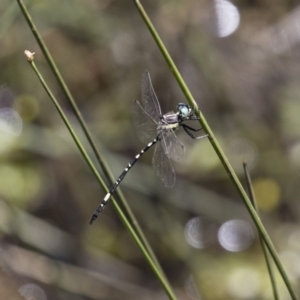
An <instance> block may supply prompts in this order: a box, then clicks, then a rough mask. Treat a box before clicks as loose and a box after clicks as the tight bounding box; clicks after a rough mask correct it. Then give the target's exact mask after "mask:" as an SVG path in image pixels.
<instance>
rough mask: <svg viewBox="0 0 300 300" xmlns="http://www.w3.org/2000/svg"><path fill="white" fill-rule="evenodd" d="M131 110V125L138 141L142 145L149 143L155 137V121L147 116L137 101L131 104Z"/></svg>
mask: <svg viewBox="0 0 300 300" xmlns="http://www.w3.org/2000/svg"><path fill="white" fill-rule="evenodd" d="M131 110H132V117H133V124H134V127H135V130H136V133H137V135H138V137H139V139H140V140H141V141H142V142H143V143H149V142H150V141H152V140H153V139H154V138H155V137H156V135H157V131H156V128H157V125H156V123H155V121H154V120H153V119H152V118H151V117H150V116H149V115H148V114H147V112H146V111H145V110H144V108H143V107H142V106H141V104H140V103H139V102H138V101H137V100H135V101H134V102H133V104H132V108H131Z"/></svg>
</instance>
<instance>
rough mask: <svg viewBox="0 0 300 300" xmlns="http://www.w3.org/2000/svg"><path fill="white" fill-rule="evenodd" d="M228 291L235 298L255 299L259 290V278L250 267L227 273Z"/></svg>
mask: <svg viewBox="0 0 300 300" xmlns="http://www.w3.org/2000/svg"><path fill="white" fill-rule="evenodd" d="M227 288H228V293H229V294H230V295H231V296H232V297H234V298H236V299H255V298H256V297H257V296H258V294H259V290H260V278H259V274H258V272H257V271H256V270H254V269H252V268H244V269H237V270H234V271H233V272H231V273H229V275H228V281H227Z"/></svg>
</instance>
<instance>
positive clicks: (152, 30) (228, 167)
mask: <svg viewBox="0 0 300 300" xmlns="http://www.w3.org/2000/svg"><path fill="white" fill-rule="evenodd" d="M134 3H135V5H136V7H137V9H138V11H139V13H140V15H141V17H142V18H143V20H144V22H145V23H146V26H147V27H148V29H149V31H150V33H151V35H152V37H153V39H154V40H155V42H156V44H157V46H158V48H159V50H160V51H161V53H162V55H163V57H164V58H165V60H166V62H167V64H168V66H169V68H170V70H171V71H172V73H173V74H174V76H175V79H176V80H177V82H178V84H179V86H180V88H181V90H182V92H183V93H184V95H185V97H186V99H187V101H188V103H189V104H190V106H191V107H192V108H193V109H194V111H195V114H196V116H197V117H198V118H199V122H200V124H201V126H202V128H203V130H204V131H205V132H206V133H207V134H208V138H209V141H210V143H211V145H212V147H213V148H214V150H215V152H216V154H217V155H218V157H219V159H220V161H221V162H222V164H223V167H224V168H225V170H226V172H227V174H228V176H229V178H230V179H231V181H232V183H233V184H234V186H235V187H236V189H237V191H238V193H239V195H240V196H241V197H242V199H243V201H244V204H245V206H246V208H247V210H248V212H249V214H250V216H251V218H252V220H253V222H254V224H255V226H256V227H257V229H258V231H259V232H260V233H261V235H262V238H263V239H264V241H265V244H266V245H267V247H268V249H269V251H270V253H271V255H272V257H273V259H274V261H275V264H276V266H277V268H278V270H279V272H280V274H281V276H282V278H283V280H284V282H285V284H286V287H287V289H288V291H289V293H290V295H291V297H292V299H294V300H296V299H297V296H296V293H295V291H294V289H293V287H292V284H291V283H290V281H289V279H288V276H287V274H286V272H285V270H284V268H283V266H282V264H281V261H280V260H279V257H278V254H277V252H276V249H275V247H274V245H273V243H272V241H271V239H270V237H269V235H268V233H267V231H266V229H265V228H264V226H263V224H262V223H261V221H260V218H259V216H258V215H257V213H256V211H255V209H254V208H253V206H252V204H251V201H250V199H249V197H248V196H247V193H246V192H245V190H244V188H243V186H242V184H241V183H240V181H239V179H238V177H237V175H236V174H235V172H234V170H233V168H232V166H231V165H230V163H229V161H228V159H227V157H226V156H225V154H224V152H223V150H222V148H221V146H220V145H219V143H218V141H217V139H216V137H215V136H214V133H213V131H212V130H211V128H210V126H209V125H208V123H207V121H206V119H205V118H204V115H203V114H202V112H200V111H199V108H198V105H197V103H196V102H195V100H194V98H193V96H192V94H191V92H190V91H189V89H188V87H187V85H186V84H185V82H184V80H183V78H182V77H181V74H180V73H179V71H178V69H177V67H176V65H175V64H174V62H173V60H172V58H171V56H170V54H169V53H168V51H167V49H166V47H165V45H164V44H163V42H162V40H161V39H160V37H159V35H158V33H157V32H156V30H155V28H154V26H153V24H152V22H151V21H150V19H149V17H148V15H147V13H146V11H145V10H144V8H143V6H142V4H141V3H140V1H139V0H134Z"/></svg>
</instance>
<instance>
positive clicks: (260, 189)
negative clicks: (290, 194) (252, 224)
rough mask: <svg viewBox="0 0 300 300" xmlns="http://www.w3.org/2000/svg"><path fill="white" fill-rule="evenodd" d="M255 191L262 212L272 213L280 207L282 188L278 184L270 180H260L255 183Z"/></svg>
mask: <svg viewBox="0 0 300 300" xmlns="http://www.w3.org/2000/svg"><path fill="white" fill-rule="evenodd" d="M253 189H254V193H255V196H256V201H257V206H258V208H259V209H260V210H263V211H270V210H273V209H274V208H276V207H277V206H278V204H279V199H280V187H279V185H278V184H277V182H275V181H274V180H272V179H270V178H260V179H257V180H254V181H253Z"/></svg>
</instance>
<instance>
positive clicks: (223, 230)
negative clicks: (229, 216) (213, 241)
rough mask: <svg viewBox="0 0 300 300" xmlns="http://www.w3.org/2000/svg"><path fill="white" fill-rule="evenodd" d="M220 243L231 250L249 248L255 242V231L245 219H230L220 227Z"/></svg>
mask: <svg viewBox="0 0 300 300" xmlns="http://www.w3.org/2000/svg"><path fill="white" fill-rule="evenodd" d="M218 239H219V243H220V245H221V246H222V247H223V248H224V249H226V250H227V251H231V252H238V251H243V250H245V249H247V248H248V247H249V246H250V245H251V244H252V242H253V239H254V232H253V229H252V227H251V226H250V224H249V223H248V222H246V221H243V220H230V221H227V222H225V223H224V224H223V225H222V226H221V227H220V229H219V232H218Z"/></svg>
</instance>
